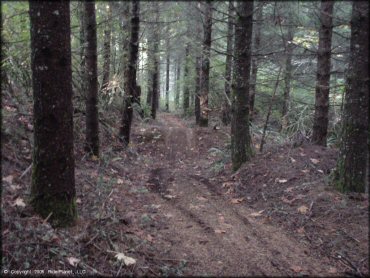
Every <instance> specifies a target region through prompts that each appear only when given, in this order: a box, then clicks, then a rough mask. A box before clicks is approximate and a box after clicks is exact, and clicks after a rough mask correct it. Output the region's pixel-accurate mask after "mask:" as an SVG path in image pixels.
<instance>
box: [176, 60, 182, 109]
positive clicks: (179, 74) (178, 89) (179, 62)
mask: <svg viewBox="0 0 370 278" xmlns="http://www.w3.org/2000/svg"><path fill="white" fill-rule="evenodd" d="M180 77H181V61H180V59H178V60H177V70H176V92H175V106H176V108H179V107H180Z"/></svg>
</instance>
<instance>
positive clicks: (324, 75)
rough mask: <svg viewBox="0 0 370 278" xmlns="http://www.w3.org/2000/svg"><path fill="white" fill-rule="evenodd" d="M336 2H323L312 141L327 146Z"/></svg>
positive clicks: (323, 0) (324, 0)
mask: <svg viewBox="0 0 370 278" xmlns="http://www.w3.org/2000/svg"><path fill="white" fill-rule="evenodd" d="M333 6H334V1H326V0H322V2H321V13H320V21H321V26H320V30H319V49H318V53H317V76H316V94H315V116H314V124H313V134H312V141H313V143H315V144H318V145H322V146H326V136H327V132H328V123H329V117H328V113H329V90H330V57H331V38H332V31H333Z"/></svg>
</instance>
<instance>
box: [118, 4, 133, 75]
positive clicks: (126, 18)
mask: <svg viewBox="0 0 370 278" xmlns="http://www.w3.org/2000/svg"><path fill="white" fill-rule="evenodd" d="M119 4H120V9H121V14H122V18H121V32H120V34H121V63H120V65H121V66H120V69H119V70H120V72H121V75H122V77H123V79H124V75H125V72H126V68H127V64H128V52H129V50H128V49H129V45H130V34H129V30H130V28H131V27H130V2H128V1H127V2H126V1H123V2H120V3H119Z"/></svg>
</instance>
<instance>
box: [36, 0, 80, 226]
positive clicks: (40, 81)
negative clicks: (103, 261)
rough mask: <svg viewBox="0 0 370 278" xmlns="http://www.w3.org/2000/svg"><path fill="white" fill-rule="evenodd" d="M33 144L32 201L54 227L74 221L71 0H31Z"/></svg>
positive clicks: (75, 215) (38, 211) (75, 214)
mask: <svg viewBox="0 0 370 278" xmlns="http://www.w3.org/2000/svg"><path fill="white" fill-rule="evenodd" d="M29 5H30V12H29V13H30V21H31V50H32V54H31V67H32V86H33V96H34V149H33V169H32V187H31V197H32V198H31V203H32V206H33V208H34V210H35V211H36V212H37V213H39V214H40V215H41V216H42V217H43V218H46V217H48V216H50V218H49V221H50V222H51V223H52V225H54V226H68V225H71V224H73V223H74V221H75V219H76V217H77V213H76V202H75V201H76V200H75V198H76V192H75V177H74V166H75V164H74V151H73V106H72V69H71V39H70V36H71V31H70V11H69V3H68V2H43V1H30V3H29Z"/></svg>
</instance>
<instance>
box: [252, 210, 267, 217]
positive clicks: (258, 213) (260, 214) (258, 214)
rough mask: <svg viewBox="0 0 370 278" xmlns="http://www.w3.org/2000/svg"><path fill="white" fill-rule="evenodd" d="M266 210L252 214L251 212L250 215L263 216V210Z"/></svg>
mask: <svg viewBox="0 0 370 278" xmlns="http://www.w3.org/2000/svg"><path fill="white" fill-rule="evenodd" d="M264 211H265V210H264V209H263V210H260V211H258V212H252V213H251V214H249V215H250V216H252V217H259V216H262V212H264Z"/></svg>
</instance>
